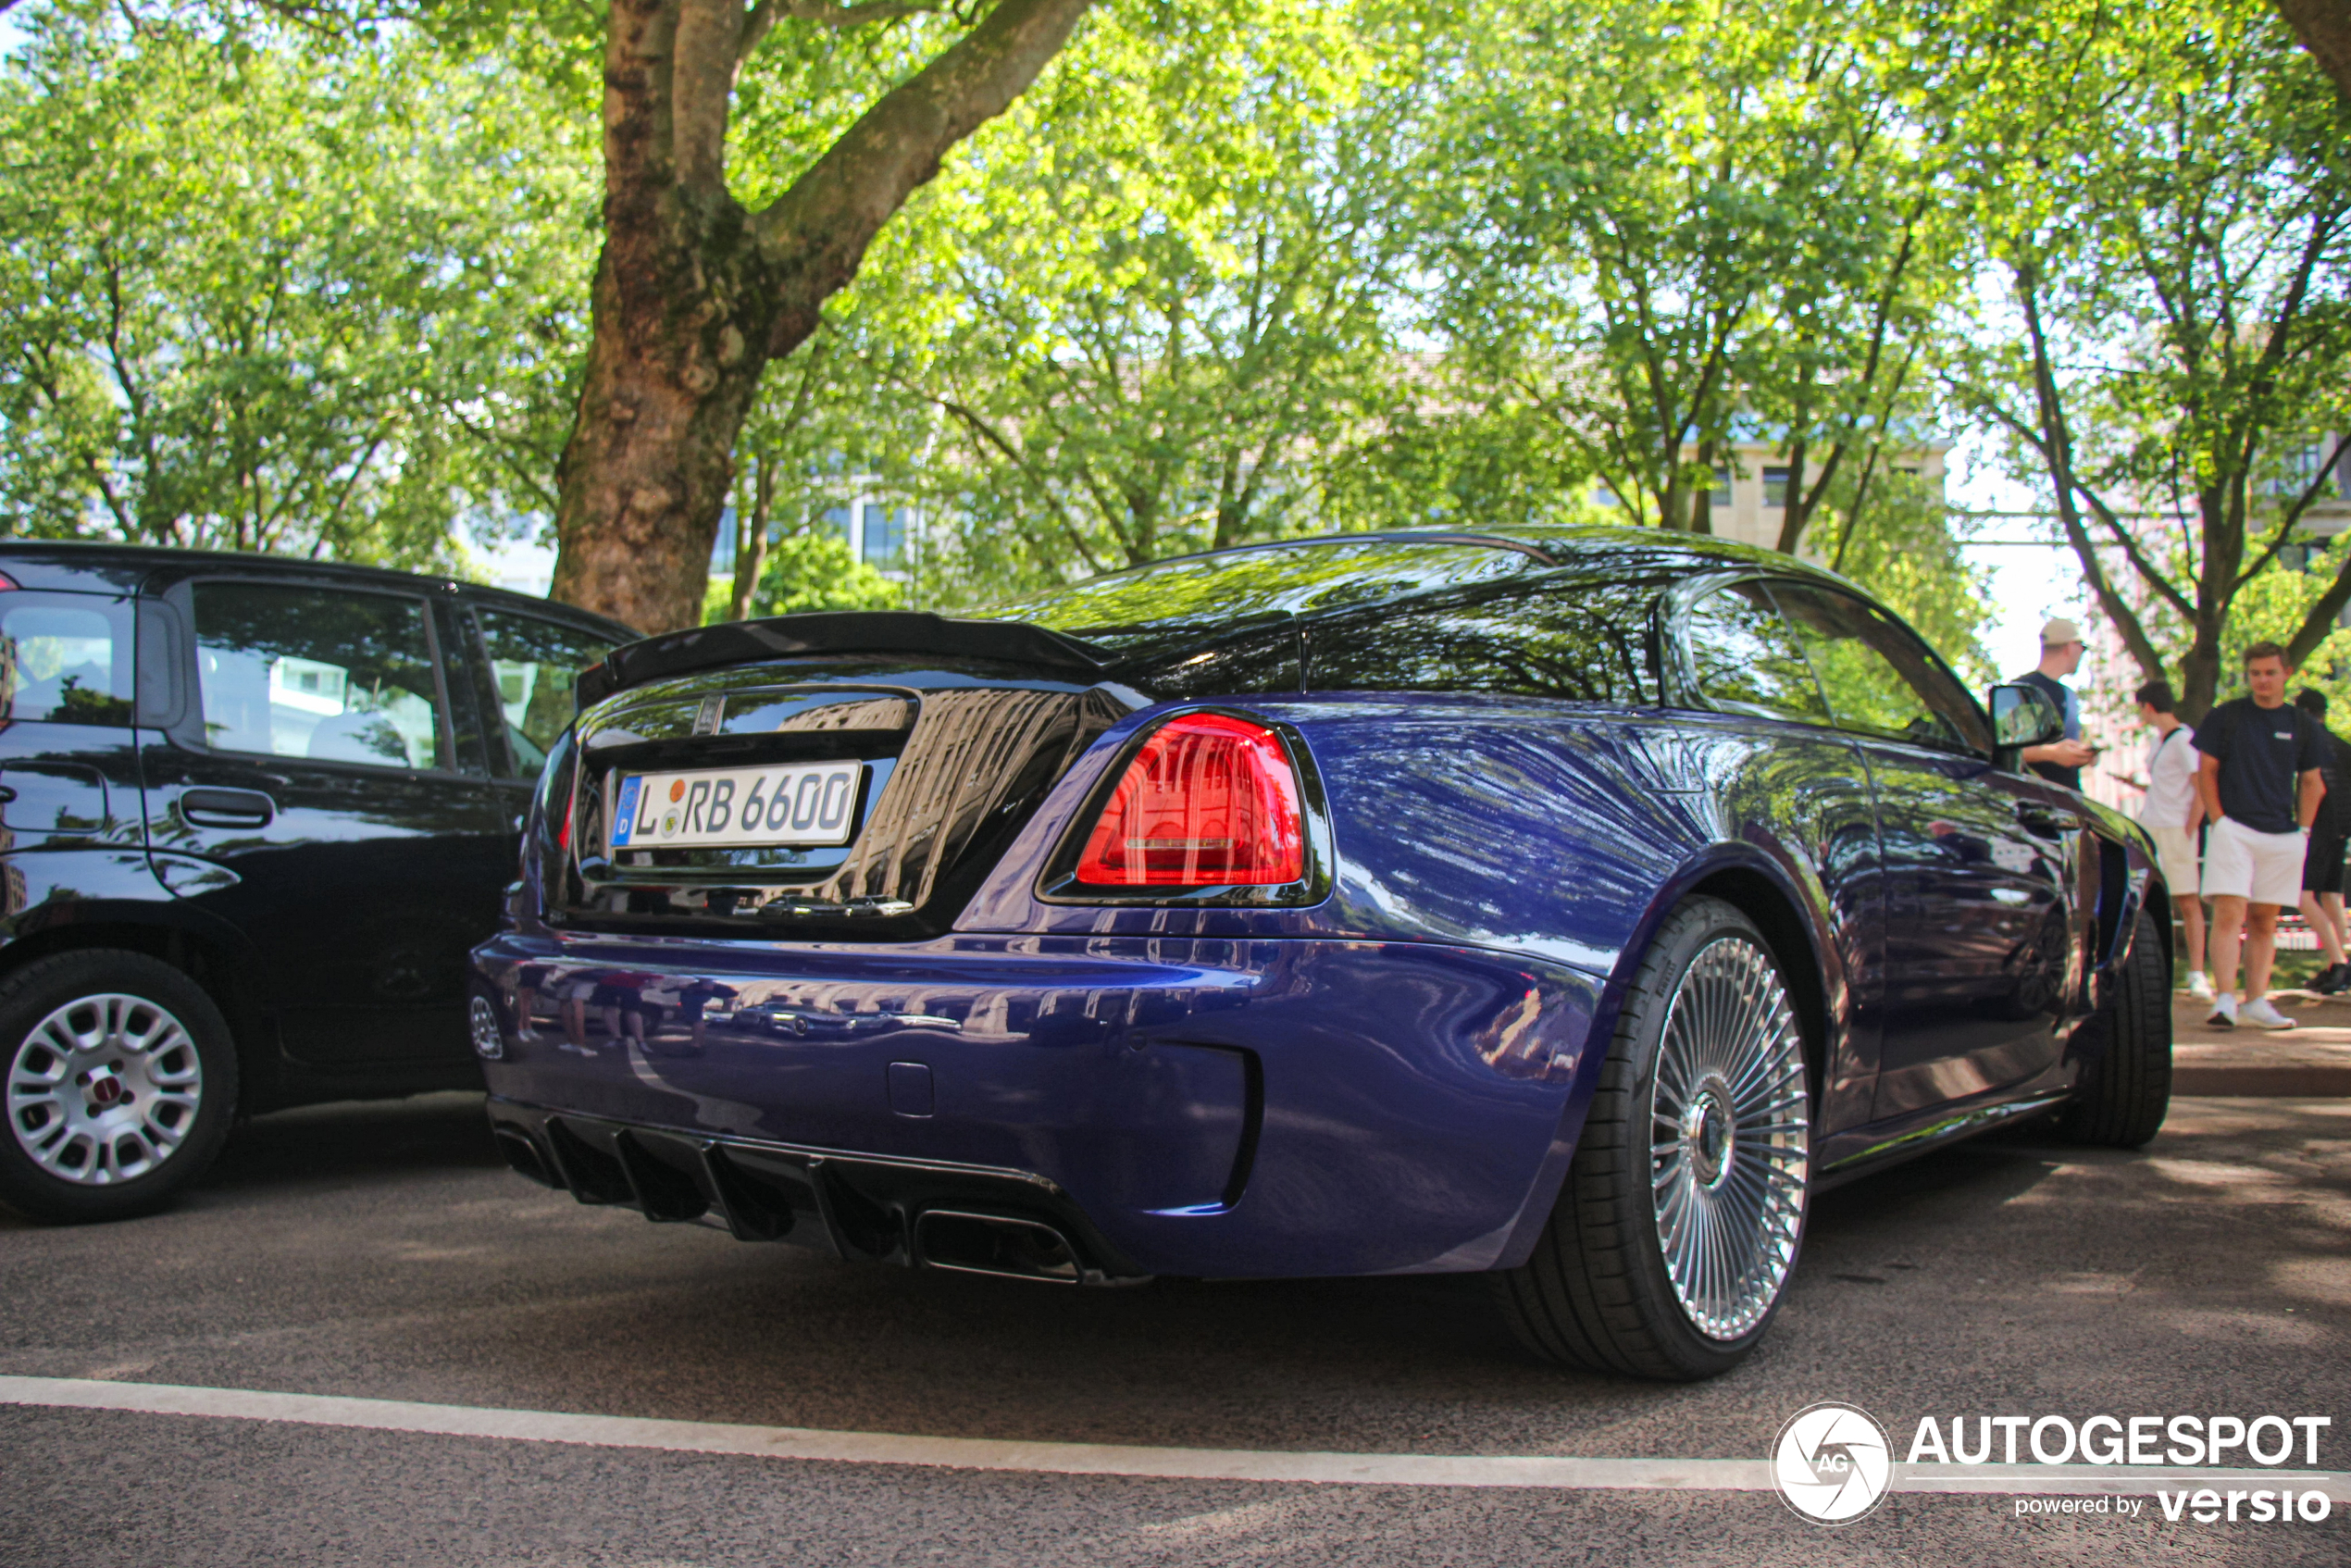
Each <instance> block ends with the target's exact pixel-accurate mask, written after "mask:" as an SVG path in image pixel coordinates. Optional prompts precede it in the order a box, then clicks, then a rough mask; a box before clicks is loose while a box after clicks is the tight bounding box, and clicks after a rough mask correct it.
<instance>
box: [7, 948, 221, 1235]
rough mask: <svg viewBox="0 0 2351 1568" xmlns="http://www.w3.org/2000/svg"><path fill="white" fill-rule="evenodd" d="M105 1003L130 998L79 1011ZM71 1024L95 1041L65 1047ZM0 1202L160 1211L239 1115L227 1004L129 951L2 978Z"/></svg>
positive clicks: (102, 1216)
mask: <svg viewBox="0 0 2351 1568" xmlns="http://www.w3.org/2000/svg"><path fill="white" fill-rule="evenodd" d="M102 997H106V998H120V999H124V1000H123V1001H122V1002H120V1003H118V1004H114V1005H113V1010H112V1011H111V1012H107V1011H104V1010H103V1008H104V1006H105V1005H106V1004H101V1003H99V1002H94V1001H93V1002H91V1005H90V1007H89V1008H87V1009H83V1010H81V1011H73V1010H72V1009H73V1004H74V1003H76V1002H81V1001H84V1000H86V999H95V998H102ZM142 1009H145V1010H147V1011H142ZM61 1013H63V1014H64V1017H63V1018H62V1019H58V1015H59V1014H61ZM53 1019H55V1020H58V1021H57V1022H56V1023H55V1024H54V1025H52V1026H51V1027H49V1028H44V1025H51V1021H52V1020H53ZM108 1019H113V1020H115V1021H116V1022H115V1028H114V1030H113V1032H111V1033H109V1032H108V1030H107V1028H106V1024H107V1020H108ZM171 1025H176V1026H177V1028H176V1030H174V1029H173V1028H171V1027H168V1026H171ZM36 1031H39V1038H37V1039H36V1038H35V1036H36ZM126 1031H127V1032H129V1033H130V1035H131V1039H132V1041H133V1043H132V1044H129V1045H126V1044H125V1043H124V1033H125V1032H126ZM73 1032H83V1033H84V1034H85V1038H87V1039H90V1040H91V1042H92V1044H93V1049H92V1050H91V1051H89V1052H86V1053H79V1054H74V1053H68V1052H66V1051H64V1050H62V1049H59V1048H57V1047H56V1043H55V1042H56V1041H58V1040H60V1039H65V1038H68V1034H69V1033H73ZM140 1039H145V1040H148V1041H150V1042H152V1043H151V1045H150V1048H149V1050H148V1051H147V1052H146V1053H144V1054H143V1053H142V1052H141V1051H140V1050H139V1049H138V1048H137V1045H136V1043H135V1042H136V1041H138V1040H140ZM98 1048H103V1049H98ZM0 1074H5V1075H6V1090H5V1092H6V1096H7V1115H8V1127H7V1130H6V1132H0V1204H6V1206H7V1207H9V1208H11V1209H13V1210H15V1211H16V1212H17V1213H20V1214H22V1215H24V1216H25V1218H27V1219H30V1220H35V1221H39V1222H41V1223H44V1224H51V1225H74V1224H81V1223H86V1222H89V1221H93V1220H115V1219H125V1218H129V1217H130V1216H131V1215H134V1214H143V1213H151V1212H153V1211H154V1210H155V1209H156V1208H158V1207H160V1206H161V1205H162V1204H163V1203H164V1202H165V1201H167V1200H168V1199H169V1198H170V1197H171V1195H172V1194H173V1193H174V1192H176V1191H178V1190H179V1189H180V1188H182V1187H184V1186H186V1185H187V1184H188V1183H189V1182H190V1181H192V1180H193V1179H194V1178H195V1177H197V1176H201V1175H203V1174H204V1171H205V1167H206V1166H208V1165H210V1164H212V1162H213V1158H214V1156H216V1155H218V1153H219V1152H220V1145H221V1142H222V1140H223V1139H226V1138H227V1137H228V1135H229V1126H230V1121H231V1120H232V1119H233V1118H234V1116H235V1114H236V1108H237V1053H236V1050H235V1048H234V1046H233V1045H232V1044H231V1043H230V1036H229V1026H228V1024H227V1023H226V1022H224V1021H223V1020H222V1018H221V1016H220V1009H219V1008H218V1007H216V1006H215V1005H213V1001H212V999H211V998H210V997H208V996H206V995H205V993H204V990H203V988H201V987H199V986H198V985H197V984H196V983H195V982H194V981H193V980H192V979H190V978H189V977H187V976H185V975H183V974H181V973H180V971H179V970H177V969H174V968H173V967H171V965H169V964H165V963H163V962H162V961H161V960H159V959H154V958H150V957H148V956H147V955H146V954H144V953H141V952H126V951H124V950H121V949H118V948H92V949H89V950H86V951H84V952H62V953H57V954H56V955H54V956H52V957H49V958H44V959H40V960H37V961H35V962H34V963H31V964H26V965H25V966H24V967H23V968H22V969H19V970H18V971H17V972H16V973H15V974H13V975H10V976H8V977H6V979H0ZM102 1080H103V1081H102ZM52 1082H54V1083H55V1084H56V1091H55V1092H54V1093H53V1092H51V1091H49V1090H47V1089H44V1085H46V1084H49V1083H52ZM156 1084H161V1085H162V1086H163V1087H161V1088H156V1087H155V1085H156ZM125 1086H128V1087H127V1088H126V1087H125ZM85 1089H86V1092H85ZM68 1095H70V1096H71V1097H72V1100H71V1102H70V1104H68V1101H66V1099H65V1097H66V1096H68ZM93 1096H113V1097H114V1098H113V1099H111V1100H108V1101H101V1100H99V1099H95V1098H92V1097H93ZM190 1101H193V1104H191V1103H190ZM61 1105H64V1106H67V1110H64V1111H61V1110H60V1108H59V1107H60V1106H61ZM68 1112H70V1115H71V1117H72V1118H75V1119H68ZM85 1116H86V1117H88V1118H93V1119H94V1120H93V1122H92V1123H91V1124H90V1125H85V1123H84V1122H83V1121H82V1120H81V1119H79V1118H82V1117H85Z"/></svg>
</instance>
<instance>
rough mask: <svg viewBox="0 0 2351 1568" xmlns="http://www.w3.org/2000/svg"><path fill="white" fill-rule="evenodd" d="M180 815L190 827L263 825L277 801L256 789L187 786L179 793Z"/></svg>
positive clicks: (262, 826)
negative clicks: (208, 788) (219, 788)
mask: <svg viewBox="0 0 2351 1568" xmlns="http://www.w3.org/2000/svg"><path fill="white" fill-rule="evenodd" d="M276 815H278V803H277V802H275V801H273V800H271V799H270V798H269V797H268V796H267V795H265V794H263V793H262V792H261V791H260V790H187V791H185V792H183V793H182V794H181V795H180V816H181V817H182V818H184V819H185V820H186V821H187V823H188V825H189V826H190V827H192V828H267V827H268V826H269V823H270V821H271V819H272V818H274V817H275V816H276Z"/></svg>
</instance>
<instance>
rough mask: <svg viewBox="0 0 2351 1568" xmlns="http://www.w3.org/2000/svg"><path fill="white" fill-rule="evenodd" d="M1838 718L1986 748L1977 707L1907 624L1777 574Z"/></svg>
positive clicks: (1776, 590) (1919, 738)
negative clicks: (1782, 578) (1781, 579)
mask: <svg viewBox="0 0 2351 1568" xmlns="http://www.w3.org/2000/svg"><path fill="white" fill-rule="evenodd" d="M1772 595H1773V598H1775V599H1777V600H1778V601H1779V604H1780V608H1781V609H1782V610H1784V611H1785V612H1786V615H1787V618H1788V621H1789V622H1790V624H1791V625H1793V626H1794V627H1795V628H1796V633H1797V638H1798V639H1799V640H1800V641H1802V642H1803V644H1804V651H1805V653H1807V654H1809V655H1810V658H1811V661H1812V668H1813V671H1814V672H1815V673H1816V674H1817V675H1818V676H1819V677H1820V681H1821V691H1822V695H1824V696H1825V697H1826V698H1827V699H1828V704H1829V710H1830V712H1831V714H1832V715H1834V716H1835V722H1836V723H1837V725H1838V726H1839V727H1840V728H1846V729H1858V730H1860V731H1863V732H1864V733H1867V734H1872V735H1886V736H1892V737H1894V738H1896V739H1897V740H1912V741H1916V742H1918V743H1919V744H1921V745H1926V746H1940V747H1943V748H1945V749H1947V750H1950V751H1957V752H1972V753H1989V752H1990V751H1991V749H1992V737H1991V733H1990V730H1989V729H1988V728H1987V727H1986V724H1985V721H1984V713H1983V710H1982V709H1980V708H1978V707H1977V706H1976V705H1975V701H1974V699H1973V698H1972V697H1970V696H1969V695H1968V693H1967V689H1966V688H1965V687H1963V686H1961V685H1960V684H1959V681H1958V679H1957V678H1954V677H1953V676H1952V674H1951V672H1950V671H1949V670H1948V669H1947V668H1945V667H1944V665H1943V661H1942V660H1940V659H1938V658H1936V657H1935V656H1934V653H1933V652H1932V651H1930V650H1929V649H1928V648H1927V646H1926V644H1925V643H1923V642H1922V641H1919V640H1918V638H1917V637H1916V636H1915V635H1914V634H1913V633H1912V632H1911V631H1910V630H1909V628H1907V627H1905V626H1903V625H1902V624H1901V623H1899V622H1898V621H1896V620H1895V619H1893V618H1892V617H1891V616H1887V615H1885V613H1884V612H1883V611H1881V610H1878V609H1877V608H1875V607H1874V606H1872V605H1869V604H1863V603H1862V602H1861V601H1860V600H1859V599H1855V598H1853V597H1852V596H1851V595H1849V594H1845V593H1839V592H1837V591H1835V590H1834V589H1827V588H1820V587H1816V586H1814V585H1812V584H1810V583H1793V582H1779V583H1773V585H1772Z"/></svg>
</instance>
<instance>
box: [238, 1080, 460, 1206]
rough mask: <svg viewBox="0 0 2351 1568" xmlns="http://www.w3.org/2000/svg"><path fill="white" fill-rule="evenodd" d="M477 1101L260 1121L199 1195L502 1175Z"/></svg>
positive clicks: (439, 1098) (278, 1115)
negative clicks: (456, 1173)
mask: <svg viewBox="0 0 2351 1568" xmlns="http://www.w3.org/2000/svg"><path fill="white" fill-rule="evenodd" d="M481 1103H482V1097H481V1096H480V1095H479V1094H476V1093H448V1094H420V1095H416V1096H413V1097H411V1098H409V1099H406V1100H377V1101H338V1102H337V1103H334V1104H331V1105H305V1106H302V1107H301V1108H299V1109H297V1110H292V1111H273V1112H271V1113H270V1114H268V1115H266V1116H255V1118H254V1119H253V1120H252V1121H250V1122H247V1123H245V1124H243V1126H239V1127H238V1128H237V1129H236V1130H235V1131H234V1132H232V1133H231V1134H230V1136H229V1146H228V1147H227V1148H226V1149H225V1150H223V1151H221V1155H220V1159H219V1160H218V1163H216V1164H214V1166H213V1168H212V1170H211V1172H210V1173H209V1174H207V1175H206V1176H205V1178H204V1179H203V1180H202V1181H201V1182H199V1183H198V1184H197V1189H198V1190H205V1189H210V1190H219V1189H223V1188H254V1187H267V1186H272V1185H276V1184H278V1183H280V1182H284V1181H316V1180H317V1179H319V1178H320V1177H333V1176H375V1175H384V1176H388V1175H392V1174H395V1173H398V1174H418V1173H424V1172H429V1171H440V1170H471V1169H479V1168H485V1167H497V1168H501V1169H503V1168H504V1164H505V1162H504V1160H502V1159H501V1158H499V1154H498V1146H497V1144H496V1143H495V1142H493V1141H492V1140H491V1136H490V1121H489V1118H488V1117H487V1116H485V1115H484V1114H482V1109H481Z"/></svg>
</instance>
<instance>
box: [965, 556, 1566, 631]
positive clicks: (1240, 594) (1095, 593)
mask: <svg viewBox="0 0 2351 1568" xmlns="http://www.w3.org/2000/svg"><path fill="white" fill-rule="evenodd" d="M1538 565H1539V563H1538V562H1537V561H1536V559H1535V557H1533V556H1530V555H1528V554H1524V552H1521V551H1517V550H1509V549H1503V548H1499V547H1497V546H1494V545H1485V544H1448V543H1441V542H1432V541H1425V540H1399V539H1392V538H1387V537H1384V536H1378V535H1374V536H1370V537H1366V538H1363V539H1360V540H1317V541H1311V542H1302V543H1298V544H1291V545H1279V546H1267V547H1265V548H1262V549H1252V550H1239V551H1232V552H1227V553H1225V554H1214V555H1192V556H1186V557H1182V558H1180V559H1177V560H1173V561H1157V562H1153V563H1151V565H1149V566H1137V567H1134V568H1133V569H1131V570H1128V571H1124V572H1119V573H1116V574H1114V575H1112V576H1109V577H1100V578H1095V579H1091V580H1089V581H1087V582H1081V583H1076V584H1074V585H1072V586H1070V587H1067V588H1059V589H1055V590H1054V591H1051V593H1046V594H1040V595H1039V596H1038V597H1036V598H1033V599H1023V600H1017V601H1014V603H1011V604H1000V605H998V606H997V607H996V608H994V609H992V610H989V612H988V616H989V619H1001V620H1019V621H1027V622H1030V623H1031V624H1033V625H1037V626H1041V627H1045V628H1050V629H1051V630H1054V631H1060V632H1065V633H1067V634H1068V635H1070V636H1072V637H1075V638H1077V639H1078V640H1079V641H1086V642H1091V643H1093V644H1095V645H1097V646H1099V647H1103V648H1111V649H1115V650H1117V651H1119V652H1121V653H1127V652H1140V651H1142V650H1145V649H1148V648H1151V647H1153V646H1155V645H1160V644H1165V643H1169V642H1173V641H1182V640H1184V639H1186V638H1188V637H1193V636H1197V635H1200V633H1202V632H1214V631H1216V630H1219V629H1221V628H1225V627H1229V626H1231V625H1232V624H1234V623H1235V622H1236V621H1238V620H1240V619H1242V618H1244V617H1246V616H1268V615H1278V614H1288V615H1297V616H1307V615H1313V614H1316V613H1318V612H1325V611H1332V610H1339V609H1344V608H1345V607H1346V606H1348V605H1350V604H1364V603H1368V602H1371V601H1375V600H1384V599H1394V598H1397V597H1399V596H1400V595H1402V594H1406V593H1411V592H1412V591H1417V590H1423V589H1440V588H1445V587H1449V586H1467V585H1469V584H1471V583H1475V582H1485V581H1490V580H1494V579H1503V578H1510V577H1516V576H1518V575H1519V574H1521V573H1523V572H1526V571H1529V570H1532V569H1534V568H1535V567H1536V566H1538Z"/></svg>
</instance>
